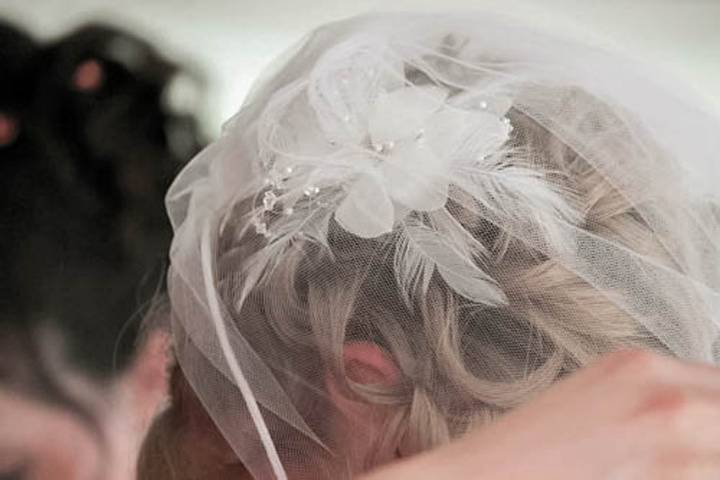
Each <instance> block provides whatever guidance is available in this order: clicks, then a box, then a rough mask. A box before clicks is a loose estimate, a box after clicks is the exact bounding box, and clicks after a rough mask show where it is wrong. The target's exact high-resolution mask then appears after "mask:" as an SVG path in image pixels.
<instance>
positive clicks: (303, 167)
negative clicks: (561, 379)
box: [167, 13, 720, 479]
mask: <svg viewBox="0 0 720 480" xmlns="http://www.w3.org/2000/svg"><path fill="white" fill-rule="evenodd" d="M528 124H532V125H534V127H533V128H535V130H536V131H537V132H541V133H542V135H544V136H545V137H547V138H552V139H553V142H554V144H553V145H555V146H552V145H545V144H546V143H547V142H544V143H543V141H540V140H538V141H533V142H530V141H529V140H527V138H528V134H527V132H526V125H528ZM719 127H720V122H718V118H717V117H716V116H714V115H713V114H712V113H710V112H708V111H706V110H705V109H704V107H703V104H702V102H701V101H699V100H698V98H697V97H696V96H695V95H694V94H693V93H691V92H690V90H689V89H688V88H686V87H684V86H683V85H681V84H679V83H677V82H673V81H670V80H668V79H667V77H666V76H663V75H658V74H656V73H655V72H653V71H652V70H650V69H648V68H646V67H643V66H639V65H637V64H636V63H635V62H633V61H629V60H626V59H624V58H622V56H620V55H616V54H612V53H607V52H604V51H601V50H598V49H595V48H592V47H588V46H584V45H578V44H576V43H573V42H571V41H568V40H565V39H560V38H555V37H554V36H552V35H549V34H546V33H541V32H536V31H535V30H533V29H531V28H528V27H526V26H522V25H518V24H515V23H514V22H512V21H509V20H506V19H502V18H497V17H495V16H490V15H484V14H479V13H463V14H455V15H438V14H432V15H416V14H377V15H370V16H363V17H359V18H354V19H350V20H344V21H340V22H337V23H332V24H329V25H326V26H323V27H320V28H318V29H317V30H315V31H314V32H312V33H311V34H310V35H309V36H308V37H307V38H306V39H304V40H303V41H302V42H301V43H300V44H299V45H297V46H296V47H294V48H293V49H291V51H289V52H288V53H287V54H286V55H284V56H283V58H281V59H280V60H278V61H277V62H276V63H275V64H274V65H273V67H272V68H270V69H269V71H268V72H267V73H266V74H265V75H264V76H263V77H262V78H261V79H260V80H259V81H258V82H257V84H256V85H255V87H254V89H253V90H252V92H251V93H250V94H249V95H248V98H247V100H246V102H245V104H244V105H243V107H242V109H241V110H240V112H239V113H238V114H237V115H236V116H235V117H234V118H232V119H231V120H230V121H229V122H228V123H227V124H226V125H225V127H224V130H223V133H222V136H221V137H220V138H219V139H218V140H217V141H216V142H214V143H213V144H212V145H211V146H209V147H208V148H207V149H206V150H205V151H203V152H202V153H200V154H199V155H198V156H197V157H196V158H195V159H194V160H193V161H192V162H191V163H190V164H189V165H188V166H187V168H185V170H184V171H183V172H182V173H181V174H180V176H179V177H178V179H177V180H176V182H175V184H174V185H173V187H172V188H171V190H170V192H169V194H168V201H167V204H168V210H169V214H170V218H171V220H172V223H173V226H174V229H175V239H174V242H173V246H172V250H171V270H170V273H169V292H170V297H171V302H172V328H173V336H174V339H175V348H176V353H177V357H178V361H179V363H180V366H181V367H182V369H183V372H184V373H185V375H186V376H187V378H188V379H189V381H190V383H191V384H192V386H193V388H194V389H195V391H196V392H197V394H198V397H199V398H200V399H201V401H202V402H203V404H204V406H205V407H206V409H207V410H208V412H209V413H210V415H211V417H212V418H213V420H214V422H215V423H216V424H217V425H218V427H219V429H220V430H221V431H222V433H223V435H224V436H225V438H226V439H227V440H228V442H229V444H230V445H231V446H232V448H233V449H234V451H235V452H236V454H237V456H238V459H239V460H240V461H242V462H243V463H244V464H245V465H246V467H247V468H248V469H249V470H250V472H251V473H252V474H253V475H254V476H255V477H256V478H263V479H264V478H286V477H291V478H292V477H302V478H332V479H337V478H343V477H344V476H348V477H349V476H352V475H353V473H356V472H354V471H353V469H352V468H350V467H349V466H348V465H347V464H346V462H345V461H344V460H343V452H342V449H341V448H340V447H339V446H337V445H334V444H333V439H332V436H331V435H330V434H329V433H328V426H327V425H326V423H327V422H328V418H331V417H333V413H332V412H330V410H332V404H331V402H329V401H328V399H327V397H328V394H327V392H326V391H325V388H326V385H325V382H324V380H323V379H325V378H326V376H327V372H328V371H333V372H335V374H336V375H339V376H341V375H342V367H338V366H337V365H336V363H335V362H336V360H337V357H338V355H339V353H338V351H337V349H338V348H339V349H341V348H342V344H343V342H345V341H348V339H361V340H364V341H372V342H375V343H377V344H379V345H382V346H383V348H385V349H386V350H387V351H388V352H389V353H390V355H391V356H396V357H398V358H397V359H396V360H397V361H398V362H402V361H403V360H402V359H401V358H399V354H398V355H395V352H396V350H397V351H400V350H402V351H403V352H405V354H407V352H412V353H411V355H410V360H407V361H408V362H410V361H414V362H417V363H418V365H419V364H421V363H422V362H421V361H420V360H418V359H423V358H428V359H430V358H434V357H437V356H438V355H439V354H438V351H437V349H439V348H440V347H439V346H438V344H439V343H440V342H439V341H438V342H434V341H433V339H432V338H430V339H428V334H427V332H431V331H435V330H433V328H435V327H434V326H428V325H426V324H424V325H420V324H421V323H422V322H428V321H429V320H427V319H428V318H430V317H431V315H430V314H429V313H428V312H427V310H428V309H429V310H432V309H433V308H435V307H434V304H433V303H432V302H438V301H439V300H437V298H443V299H445V300H443V301H445V302H452V303H453V305H455V307H457V309H458V310H461V311H462V312H461V313H456V314H455V315H454V317H453V318H454V319H457V322H456V323H457V324H455V325H453V326H452V329H453V331H454V332H456V334H457V335H456V337H457V338H453V339H451V340H452V341H450V347H448V346H447V345H445V346H444V347H442V348H451V349H452V348H456V349H457V358H458V359H459V360H458V362H460V363H461V364H462V367H461V368H462V369H463V371H466V372H471V373H472V375H474V376H475V377H477V380H478V381H485V382H489V383H488V384H492V385H495V386H498V385H499V386H500V387H498V388H500V390H502V385H505V386H507V390H508V391H512V390H513V389H514V388H515V389H521V388H525V386H527V385H528V382H531V381H532V379H533V378H535V377H533V375H534V372H536V371H538V370H543V369H546V368H550V367H548V365H550V366H553V368H555V371H557V372H558V376H559V375H562V374H564V373H567V372H568V371H571V370H572V369H573V368H576V367H577V366H580V365H582V364H583V363H584V362H586V361H589V360H590V359H591V358H592V357H594V356H596V355H600V354H602V353H604V352H605V351H607V350H608V349H612V348H617V347H618V346H623V345H624V344H625V343H628V344H633V343H634V342H636V341H637V343H640V344H643V343H645V344H647V345H648V346H650V347H651V348H656V349H659V350H663V351H666V352H668V353H671V354H673V355H676V356H679V357H683V358H689V359H696V360H702V361H707V362H718V361H719V360H720V348H719V347H720V345H719V343H718V327H719V326H720V207H719V205H720V203H719V197H720V195H719V192H720V188H719V187H718V184H719V182H720V161H719V160H718V155H719V152H720V128H719ZM526 140H527V141H526ZM543 145H544V146H543ZM540 147H542V148H540ZM553 148H555V149H556V150H557V149H558V148H561V149H563V152H564V153H562V155H560V156H561V157H563V158H566V159H567V158H572V159H573V160H572V161H568V162H567V164H563V165H564V166H563V165H559V164H549V163H548V162H547V159H546V154H547V152H548V151H556V150H553ZM578 165H582V167H578ZM580 170H582V171H583V172H584V173H583V175H594V177H592V178H599V179H602V182H603V185H605V186H606V187H608V188H610V189H612V190H613V191H614V192H615V193H616V194H617V195H616V196H617V198H619V199H620V200H619V201H622V202H625V203H626V204H627V205H629V206H630V207H628V208H627V209H626V211H627V212H626V216H627V217H628V218H631V219H632V220H633V221H634V222H633V223H632V225H634V226H636V227H637V228H638V229H639V233H638V234H637V236H638V237H643V238H646V237H647V242H650V243H651V244H652V245H653V246H654V247H653V249H643V248H640V247H636V244H635V243H633V242H632V241H627V237H625V236H623V235H624V233H622V232H616V231H613V230H612V228H609V227H608V228H605V227H604V226H603V227H600V226H598V225H605V224H603V223H602V222H603V220H594V219H593V218H589V216H588V215H589V214H588V212H589V211H590V210H592V208H594V207H595V205H592V204H590V203H588V196H589V195H591V194H592V188H589V189H588V191H587V192H585V193H582V194H581V193H579V192H577V191H575V188H574V184H573V182H572V181H570V180H568V178H573V176H574V175H580V173H578V172H579V171H580ZM588 172H589V173H588ZM579 197H584V198H583V199H580V198H579ZM588 205H590V206H588ZM593 211H594V210H593ZM630 237H632V238H635V237H634V236H633V234H631V235H630ZM518 265H519V266H520V267H518V268H520V269H524V268H525V267H527V270H528V271H529V270H531V269H533V268H535V269H540V268H547V269H550V268H558V269H560V270H561V271H563V272H565V273H567V274H568V275H570V276H571V277H572V278H573V282H576V283H578V284H582V290H581V291H582V292H586V294H587V297H582V298H578V297H572V296H568V297H567V298H565V297H563V298H564V300H562V302H565V304H563V305H561V306H560V307H562V308H560V307H558V309H554V308H553V305H554V304H553V303H552V301H550V300H549V299H548V302H547V305H548V306H547V308H545V306H544V305H545V303H544V302H543V299H542V298H540V299H537V298H534V299H532V303H533V305H534V308H535V307H536V309H535V310H533V311H534V312H538V311H541V312H544V313H545V314H546V315H547V318H551V319H553V321H554V322H557V323H558V326H557V328H559V329H560V330H562V331H565V330H563V329H567V331H568V333H567V336H568V337H572V338H573V342H575V343H574V344H580V345H581V348H580V347H579V348H578V350H577V351H576V350H573V348H572V347H571V346H570V344H571V343H572V342H569V341H567V342H566V341H565V339H564V338H556V337H553V336H552V334H551V333H548V332H551V331H556V330H552V329H550V328H548V329H547V330H543V328H542V326H541V327H538V325H539V324H538V323H537V322H535V321H534V320H533V321H531V320H530V319H528V318H526V317H527V314H526V312H527V311H528V307H527V305H528V304H529V303H530V300H528V296H529V294H528V293H527V292H528V288H527V286H526V285H524V284H523V283H522V281H521V280H517V278H519V277H514V276H512V275H510V274H509V273H507V272H508V270H510V269H512V268H515V267H517V266H518ZM288 272H291V273H288ZM343 272H351V275H350V276H352V275H354V273H353V272H365V273H362V274H358V277H359V278H361V280H360V284H359V285H356V287H357V288H355V289H354V290H353V289H350V290H345V291H346V292H351V294H348V295H347V298H346V302H345V305H346V306H347V311H346V312H337V311H335V310H332V309H328V311H326V312H325V315H318V314H317V309H318V308H319V307H317V305H315V306H314V307H313V309H314V312H315V313H313V311H310V310H311V308H310V306H309V304H310V303H312V301H314V300H313V298H312V297H313V295H315V294H314V293H313V292H315V291H316V290H318V289H320V290H321V291H333V288H334V284H335V283H337V285H338V288H340V285H342V281H343V279H345V278H347V276H346V275H344V274H343ZM289 276H291V277H292V278H288V277H289ZM373 282H374V283H373ZM288 291H290V292H293V293H292V295H289V296H288V295H285V293H287V292H288ZM438 292H440V293H438ZM551 292H552V291H551ZM587 292H590V293H589V294H588V293H587ZM560 293H562V292H560ZM438 295H439V296H440V297H438ZM447 299H450V300H447ZM598 299H600V300H598ZM569 301H572V302H576V304H574V305H576V306H575V307H572V306H571V307H568V305H566V304H567V302H569ZM558 302H561V301H560V300H558ZM593 302H597V303H598V305H600V304H602V305H604V307H600V306H598V307H597V308H612V309H616V310H617V311H618V312H621V316H622V318H623V319H625V320H624V321H625V322H626V323H625V324H624V325H625V326H624V327H620V326H611V327H612V328H618V329H622V328H630V329H632V331H633V332H634V333H629V334H622V335H621V334H618V335H617V336H616V337H613V336H612V335H611V334H610V333H607V332H602V331H601V332H600V334H599V336H600V337H602V338H603V339H604V340H602V341H601V340H597V338H598V337H596V336H593V334H591V333H592V332H594V331H595V330H597V329H598V326H597V324H596V323H594V322H596V320H595V319H594V318H593V309H594V308H595V307H594V306H593V305H594V304H593ZM316 303H317V302H316ZM387 305H392V306H391V307H387ZM376 307H377V308H376ZM455 307H453V308H455ZM378 308H379V309H380V310H382V311H398V312H400V311H402V312H401V313H398V315H397V317H392V316H388V315H385V316H384V317H383V318H379V317H382V315H380V316H378V315H375V314H374V313H373V312H375V311H377V309H378ZM438 308H439V307H438ZM544 308H545V310H543V309H544ZM418 312H421V313H418ZM558 312H566V313H564V314H563V313H558ZM567 312H570V313H567ZM573 312H575V313H573ZM343 315H344V316H345V317H347V318H349V320H348V321H347V326H346V327H344V329H343V330H342V332H341V337H340V338H335V339H334V340H335V341H334V342H333V341H331V340H332V338H331V337H333V336H337V335H338V334H337V332H336V329H334V328H332V325H330V324H331V323H332V322H333V321H335V320H336V316H337V317H342V316H343ZM619 315H620V314H619ZM271 319H272V320H271ZM323 322H325V323H323ZM413 322H418V325H415V326H413V325H414V324H413ZM628 322H629V323H628ZM540 325H543V324H540ZM627 325H631V326H630V327H628V326H627ZM601 327H602V325H601ZM611 327H608V328H611ZM603 328H604V327H603ZM414 330H423V331H424V332H426V333H424V336H423V337H422V341H420V340H417V339H414V338H415V337H414V333H415V332H414ZM436 330H437V331H442V329H441V328H439V327H438V328H437V329H436ZM605 333H607V335H606V336H603V335H605ZM438 336H439V337H440V336H442V333H438ZM606 337H607V338H606ZM333 338H334V337H333ZM418 338H419V337H418ZM615 338H618V340H617V341H615V340H614V339H615ZM403 342H405V343H403ZM408 343H409V345H406V344H408ZM402 345H405V346H402ZM489 352H493V354H492V355H490V353H489ZM490 357H492V358H501V359H504V360H503V362H501V363H500V364H498V363H497V362H495V363H493V361H491V360H489V358H490ZM403 358H404V357H403ZM433 362H434V363H433ZM433 362H430V364H432V365H440V366H437V369H436V370H433V373H432V374H424V373H423V372H426V370H424V369H422V368H414V367H407V368H405V367H403V369H402V370H403V379H402V382H401V383H402V385H401V387H399V388H402V389H403V391H404V392H410V393H408V395H412V392H413V391H415V390H417V389H422V390H423V391H424V392H426V393H427V395H429V396H430V397H431V398H432V399H433V402H434V404H435V405H436V406H437V409H438V411H440V412H441V415H445V416H446V417H447V418H448V419H449V420H448V424H449V425H455V423H458V424H460V423H462V419H463V418H469V417H471V416H473V415H474V414H475V413H476V412H474V411H473V410H474V409H482V408H484V407H483V405H485V404H487V405H491V404H492V403H493V399H492V398H489V399H487V400H483V401H478V402H470V401H466V402H465V403H462V402H460V403H458V402H457V401H456V400H457V398H458V397H462V395H463V394H462V389H461V388H459V387H457V386H456V385H454V384H453V382H452V381H450V380H449V378H450V377H449V376H444V374H442V373H438V372H443V371H444V370H443V368H444V367H442V365H441V364H442V362H441V361H439V360H433ZM428 368H430V367H428ZM433 368H434V367H433ZM521 386H523V387H521ZM508 395H511V394H510V393H508ZM520 396H521V395H518V397H520ZM521 400H522V399H520V400H518V401H521ZM508 403H512V402H508ZM511 406H512V405H500V407H503V408H504V407H507V408H511ZM496 407H497V406H496ZM500 407H498V408H500ZM488 408H490V407H488ZM453 422H455V423H453ZM450 430H451V431H450V436H453V435H455V434H456V433H457V434H459V433H460V432H461V431H462V428H460V427H458V428H457V432H455V431H454V430H453V429H452V428H451V429H450Z"/></svg>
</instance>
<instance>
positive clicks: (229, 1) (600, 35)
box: [0, 0, 720, 132]
mask: <svg viewBox="0 0 720 480" xmlns="http://www.w3.org/2000/svg"><path fill="white" fill-rule="evenodd" d="M449 8H481V9H487V10H494V11H501V12H505V13H509V14H513V15H516V16H518V17H521V18H525V19H527V20H529V21H531V22H534V23H537V24H541V25H546V26H550V27H552V28H559V29H562V30H565V31H569V32H572V33H574V34H576V35H578V36H581V37H586V38H589V39H591V40H593V41H595V42H599V43H606V44H609V45H614V46H619V47H620V48H623V49H624V50H626V51H627V52H628V53H629V54H630V55H633V56H638V57H643V58H645V59H647V60H649V61H651V62H655V63H657V64H660V65H662V66H663V67H665V68H666V69H668V70H671V71H673V72H674V73H676V74H677V75H678V76H681V77H683V78H684V79H685V80H686V81H688V82H689V83H691V84H692V85H693V86H695V87H696V88H697V89H698V90H700V91H701V93H702V94H704V95H706V96H707V97H708V99H709V101H710V102H711V103H712V104H713V105H714V106H716V107H720V0H535V1H529V0H527V1H519V0H504V1H499V0H474V1H473V0H394V1H393V0H115V1H112V2H111V1H107V0H106V1H103V0H0V16H5V17H9V18H11V19H16V20H18V21H20V22H22V23H23V24H24V25H26V26H27V27H28V28H30V29H31V30H32V31H33V32H34V33H36V34H38V35H41V36H45V37H49V36H53V35H56V34H58V33H61V32H62V31H64V30H67V29H68V28H70V27H71V26H73V25H76V24H78V23H80V22H82V21H84V20H87V19H104V20H107V21H110V22H112V23H114V24H118V25H123V26H126V27H130V28H132V29H133V30H136V31H138V33H140V34H142V35H144V36H146V37H149V38H150V39H152V40H154V41H155V42H157V43H159V44H160V45H161V46H163V47H165V48H167V49H169V50H170V51H171V52H172V53H173V54H174V55H180V56H181V57H182V58H186V59H190V60H193V61H194V62H195V63H197V65H198V66H200V67H201V68H202V69H203V70H205V71H206V72H207V74H208V77H209V80H210V92H209V97H208V99H207V105H208V107H207V111H206V112H205V114H204V119H205V125H206V127H207V129H208V131H209V132H216V131H217V130H218V128H219V125H220V123H221V121H222V119H224V118H226V117H228V116H229V115H230V114H232V113H233V112H234V111H235V110H237V108H238V106H239V104H240V103H241V101H242V98H243V96H244V95H245V92H246V91H247V89H248V87H249V86H250V84H251V82H252V80H253V79H254V78H255V77H256V76H257V75H258V73H259V71H260V70H261V69H262V67H263V66H264V65H265V64H266V63H267V62H268V61H269V60H270V59H272V57H273V56H274V55H276V54H277V53H279V52H280V51H282V49H283V48H285V47H286V46H288V45H289V44H291V43H292V42H293V41H295V40H296V39H298V38H299V37H300V36H302V35H303V34H304V33H305V32H307V31H308V30H309V29H311V28H312V27H314V26H315V25H317V24H319V23H322V22H325V21H328V20H333V19H337V18H341V17H345V16H349V15H353V14H356V13H361V12H367V11H377V10H383V9H393V10H440V9H449Z"/></svg>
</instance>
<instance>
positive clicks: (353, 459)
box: [325, 342, 400, 471]
mask: <svg viewBox="0 0 720 480" xmlns="http://www.w3.org/2000/svg"><path fill="white" fill-rule="evenodd" d="M343 364H344V369H345V375H346V378H347V379H348V380H350V381H351V382H354V383H358V384H362V385H384V386H392V385H395V384H396V383H397V382H398V381H399V379H400V370H399V369H398V367H397V365H396V364H395V362H394V361H393V360H392V357H390V355H389V354H388V353H387V352H385V351H384V350H383V349H382V348H380V347H378V346H377V345H375V344H373V343H370V342H351V343H347V344H345V345H344V348H343ZM325 383H326V388H327V392H328V395H329V397H330V400H331V401H332V403H333V405H335V407H336V409H337V412H338V413H339V416H338V417H337V418H336V419H335V421H332V424H333V428H332V430H333V434H332V435H333V437H334V441H335V442H337V443H338V445H339V446H341V448H342V449H344V451H345V457H346V458H347V459H348V461H349V462H350V464H351V465H352V467H353V468H355V469H362V468H363V465H366V464H367V463H368V462H369V461H373V460H371V459H377V457H378V456H379V455H380V456H382V455H383V454H382V453H380V452H377V451H376V449H377V445H378V444H379V443H380V442H379V439H381V438H382V436H383V432H384V430H385V428H386V425H387V420H388V418H389V415H390V414H391V413H392V411H393V410H392V407H388V406H387V405H379V404H374V403H370V402H365V401H363V400H361V399H360V398H358V397H356V396H354V395H353V394H352V393H351V392H350V391H349V390H348V389H347V387H346V383H345V381H344V380H339V379H338V378H337V377H336V375H335V374H334V373H333V372H328V373H327V374H326V377H325ZM393 455H394V452H388V455H387V456H388V457H389V458H387V459H384V461H386V460H389V459H390V458H392V456H393ZM358 471H359V470H358Z"/></svg>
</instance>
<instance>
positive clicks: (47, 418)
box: [0, 337, 165, 480]
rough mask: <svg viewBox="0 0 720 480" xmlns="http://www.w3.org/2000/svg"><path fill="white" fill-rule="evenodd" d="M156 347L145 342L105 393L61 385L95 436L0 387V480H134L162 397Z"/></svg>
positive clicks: (60, 411) (160, 351)
mask: <svg viewBox="0 0 720 480" xmlns="http://www.w3.org/2000/svg"><path fill="white" fill-rule="evenodd" d="M164 342H165V340H164V339H163V338H162V337H157V338H152V339H151V340H150V341H149V343H148V344H147V346H146V347H145V349H144V350H143V352H142V354H141V355H140V357H139V358H138V359H137V361H136V363H135V365H134V366H133V367H132V368H131V369H130V370H129V371H128V372H127V374H125V375H124V376H123V377H121V378H120V379H119V380H118V382H117V384H115V385H114V386H113V387H112V388H111V390H110V392H105V391H99V389H98V387H97V386H96V385H93V384H91V383H88V382H82V381H81V380H80V379H79V378H74V383H73V385H71V386H68V388H69V390H70V391H72V392H76V393H77V394H78V396H80V395H82V398H84V399H85V402H84V403H86V404H87V407H88V409H89V410H90V411H93V412H99V414H98V415H97V419H98V422H99V427H100V432H98V431H97V430H93V428H91V427H90V426H89V425H88V424H87V422H85V421H83V420H82V419H81V418H78V416H77V415H76V414H74V413H73V412H70V411H68V410H67V409H64V408H61V407H56V406H53V405H49V404H48V403H45V402H43V401H42V400H41V399H36V398H32V397H30V396H28V395H23V394H21V393H18V392H16V391H12V390H10V389H8V388H5V387H2V386H0V432H2V433H0V479H3V480H4V479H5V478H10V479H13V480H14V479H16V478H18V479H22V480H47V479H53V480H98V479H103V480H132V479H134V478H135V477H134V471H135V458H136V454H137V450H138V448H139V445H140V442H141V439H142V435H143V434H144V431H145V430H146V428H147V426H148V424H149V423H150V421H151V419H152V416H153V415H154V413H155V411H156V409H157V408H158V405H159V402H160V401H161V400H162V399H163V398H164V391H165V379H164V363H165V359H164V345H165V343H164ZM99 435H102V438H100V437H99Z"/></svg>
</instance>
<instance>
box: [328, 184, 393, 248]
mask: <svg viewBox="0 0 720 480" xmlns="http://www.w3.org/2000/svg"><path fill="white" fill-rule="evenodd" d="M335 220H336V221H337V222H338V223H339V224H340V225H341V226H342V227H343V228H344V229H345V230H347V231H348V232H350V233H352V234H354V235H357V236H358V237H362V238H375V237H379V236H380V235H382V234H384V233H389V232H391V231H392V229H393V222H394V221H395V212H394V207H393V203H392V200H390V197H389V196H388V193H387V192H386V191H385V187H384V186H383V185H382V183H381V181H380V179H379V178H377V177H376V176H375V175H362V176H361V177H360V178H359V179H358V180H357V182H355V183H354V184H353V185H352V187H351V188H350V191H349V192H348V194H347V196H346V197H345V199H344V200H343V201H342V203H341V204H340V206H339V207H338V209H337V210H336V211H335Z"/></svg>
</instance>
